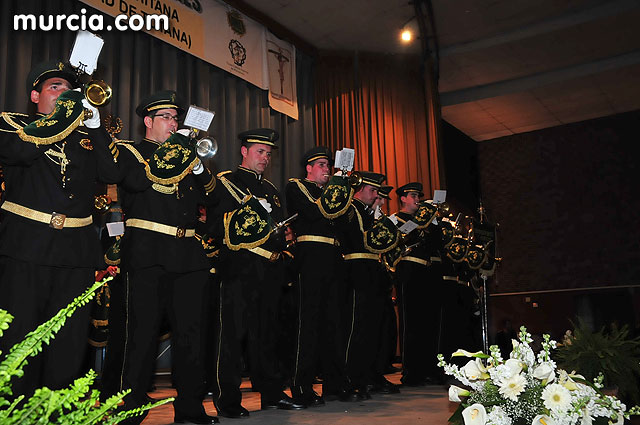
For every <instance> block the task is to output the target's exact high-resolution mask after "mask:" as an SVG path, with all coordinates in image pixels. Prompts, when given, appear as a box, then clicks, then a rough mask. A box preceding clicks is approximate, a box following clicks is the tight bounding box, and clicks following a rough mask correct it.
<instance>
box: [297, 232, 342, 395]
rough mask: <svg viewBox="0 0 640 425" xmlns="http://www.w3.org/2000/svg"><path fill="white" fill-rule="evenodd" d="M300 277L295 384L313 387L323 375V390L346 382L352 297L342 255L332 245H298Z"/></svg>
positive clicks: (310, 243) (333, 388) (337, 387)
mask: <svg viewBox="0 0 640 425" xmlns="http://www.w3.org/2000/svg"><path fill="white" fill-rule="evenodd" d="M296 257H297V259H298V261H299V279H298V285H297V287H296V298H297V307H298V318H297V320H298V323H297V326H296V330H297V332H296V347H295V350H296V352H295V359H294V360H295V362H294V370H293V380H292V385H294V386H302V387H310V386H312V385H313V380H314V378H315V376H316V375H317V374H318V373H320V374H321V375H322V378H323V389H324V391H334V390H337V389H339V388H341V387H343V386H344V385H345V384H346V371H345V367H344V358H345V339H346V332H345V329H346V326H345V318H344V316H345V307H346V304H347V303H346V301H347V299H348V297H349V292H348V291H347V290H346V287H345V282H344V280H343V278H342V274H341V273H340V272H341V267H342V263H343V262H342V258H341V256H340V254H339V252H338V249H337V248H336V247H334V246H332V245H328V244H324V243H318V242H303V243H300V244H299V245H298V251H297V253H296Z"/></svg>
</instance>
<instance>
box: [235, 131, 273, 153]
mask: <svg viewBox="0 0 640 425" xmlns="http://www.w3.org/2000/svg"><path fill="white" fill-rule="evenodd" d="M279 137H280V135H279V134H278V132H277V131H275V130H273V129H271V128H256V129H255V130H248V131H243V132H242V133H240V134H238V139H240V141H241V142H242V143H260V144H263V145H268V146H271V147H273V148H274V149H277V148H278V146H277V145H276V142H277V141H278V138H279Z"/></svg>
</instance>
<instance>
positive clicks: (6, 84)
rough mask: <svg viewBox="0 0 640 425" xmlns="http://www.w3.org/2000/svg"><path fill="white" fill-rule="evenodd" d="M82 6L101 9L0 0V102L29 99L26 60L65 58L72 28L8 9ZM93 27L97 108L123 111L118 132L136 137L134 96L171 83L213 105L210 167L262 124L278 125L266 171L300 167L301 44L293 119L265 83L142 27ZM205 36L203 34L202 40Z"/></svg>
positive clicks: (307, 62) (305, 89)
mask: <svg viewBox="0 0 640 425" xmlns="http://www.w3.org/2000/svg"><path fill="white" fill-rule="evenodd" d="M117 1H118V0H116V2H117ZM130 3H131V4H134V3H136V4H137V3H139V2H130ZM173 3H176V4H177V2H173ZM82 8H86V9H87V12H86V13H87V15H90V14H92V13H100V12H98V11H97V10H95V9H93V8H91V7H88V6H87V5H86V4H84V3H81V2H79V1H77V0H55V1H46V2H43V1H38V0H5V1H2V2H0V23H1V25H0V108H1V109H2V110H4V111H17V112H25V111H26V110H27V106H28V103H29V102H28V94H27V92H26V88H25V79H26V76H27V73H28V72H29V70H30V69H31V67H32V66H33V65H34V64H36V63H39V62H41V61H45V60H49V59H57V58H62V59H65V60H67V59H68V57H69V54H70V51H71V48H72V45H73V41H74V39H75V33H74V32H71V31H68V30H64V31H55V30H54V31H46V32H45V31H14V30H13V16H14V15H16V14H34V15H42V14H44V15H49V14H51V15H58V14H71V13H76V14H81V11H80V10H81V9H82ZM105 23H108V24H111V25H114V20H113V18H111V17H108V16H107V17H105ZM100 35H101V36H102V37H103V38H104V40H105V45H104V48H103V51H102V54H101V56H100V59H99V61H98V70H97V71H96V73H95V74H96V75H97V76H98V77H100V78H102V79H104V80H105V81H107V82H108V83H109V84H110V85H111V86H112V87H113V89H114V97H113V100H112V102H111V103H110V104H109V105H108V106H107V107H106V108H104V112H103V114H106V113H107V112H110V113H112V114H113V115H116V116H119V117H121V118H122V120H123V122H124V129H123V131H122V132H121V133H120V135H119V137H121V138H126V139H140V138H141V137H142V135H143V128H142V120H141V119H140V118H139V117H137V116H136V115H135V107H136V105H137V104H138V102H139V101H140V99H142V98H143V97H144V96H146V95H148V94H149V93H151V92H154V91H156V90H161V89H174V90H176V91H177V92H178V93H179V94H180V95H181V96H182V97H184V98H185V99H186V101H187V102H188V103H189V104H196V105H199V106H201V107H203V108H207V109H210V110H213V111H215V112H216V117H215V119H214V121H213V124H212V126H211V130H210V132H211V134H212V135H213V136H214V137H215V138H216V139H217V140H218V144H219V146H220V149H219V153H218V155H217V156H216V157H215V158H214V159H213V160H211V161H209V165H210V166H211V167H212V168H213V169H214V170H218V171H219V170H224V169H229V168H233V167H235V166H236V165H237V164H238V163H239V162H240V159H241V157H240V153H239V151H240V147H239V143H238V141H237V134H238V133H240V132H242V131H244V130H247V129H251V128H257V127H269V128H274V129H276V130H277V131H278V132H279V133H280V140H281V141H280V142H278V143H279V144H280V145H281V148H280V149H279V150H277V151H276V152H275V154H274V156H273V163H272V166H271V169H270V170H268V172H267V175H268V177H269V178H270V179H271V180H272V181H273V182H274V183H275V184H276V185H277V186H278V187H280V188H283V187H284V185H285V183H286V182H287V179H288V178H289V177H291V176H294V175H296V176H297V175H299V173H300V166H299V160H300V157H301V156H302V154H303V153H304V151H305V150H306V149H308V148H310V147H312V146H313V145H314V129H313V122H314V121H313V112H312V111H313V104H314V100H313V99H314V98H313V96H314V93H313V87H314V85H313V78H314V76H313V75H314V73H313V68H314V66H313V59H312V58H310V57H308V56H305V55H304V54H302V53H300V52H298V54H297V57H296V59H297V60H296V74H297V76H298V78H297V81H298V84H297V93H296V94H297V99H298V102H299V119H298V120H297V121H296V120H293V119H291V118H289V117H287V116H286V115H283V114H281V113H279V112H276V111H274V110H272V109H271V108H270V106H269V99H268V92H267V91H265V90H261V89H259V88H258V87H256V86H254V85H253V84H251V83H248V82H247V81H244V80H242V79H240V78H238V77H236V76H234V75H231V74H230V73H228V72H226V71H223V70H222V69H220V68H218V67H215V66H213V65H211V64H209V63H207V62H205V61H203V60H201V59H198V58H196V57H194V56H192V55H190V54H188V53H186V52H184V51H183V50H181V49H178V48H176V47H173V46H171V45H169V44H167V43H165V42H164V41H161V40H159V39H157V38H155V37H152V36H151V35H149V34H146V33H143V32H133V31H125V32H119V31H110V32H107V31H104V32H103V33H100ZM209 41H210V40H208V39H204V41H203V42H204V43H205V44H206V43H207V42H209ZM300 76H304V78H301V77H300Z"/></svg>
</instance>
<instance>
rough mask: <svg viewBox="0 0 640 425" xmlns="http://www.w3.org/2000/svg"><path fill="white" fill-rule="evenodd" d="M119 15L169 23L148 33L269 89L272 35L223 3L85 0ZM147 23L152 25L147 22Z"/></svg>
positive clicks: (84, 0) (104, 10) (157, 0)
mask: <svg viewBox="0 0 640 425" xmlns="http://www.w3.org/2000/svg"><path fill="white" fill-rule="evenodd" d="M80 1H81V2H83V3H85V4H87V5H89V6H92V7H94V8H96V9H98V10H99V11H101V12H103V13H105V14H107V15H110V16H113V17H117V16H118V15H126V16H129V17H130V16H133V15H139V16H141V17H142V18H143V19H145V20H146V19H148V17H149V16H151V15H165V16H167V17H168V18H169V28H168V29H161V30H157V29H150V30H147V29H146V28H145V29H144V30H145V31H146V32H148V33H149V34H151V35H153V36H154V37H157V38H159V39H161V40H163V41H165V42H167V43H169V44H171V45H173V46H175V47H177V48H179V49H181V50H184V51H185V52H187V53H190V54H192V55H194V56H196V57H198V58H200V59H202V60H204V61H206V62H208V63H210V64H212V65H215V66H217V67H219V68H222V69H224V70H225V71H228V72H230V73H231V74H233V75H236V76H238V77H240V78H242V79H243V80H246V81H248V82H250V83H251V84H254V85H256V86H258V87H260V88H261V89H268V88H269V83H268V79H267V65H266V61H265V58H266V52H265V44H266V29H265V27H264V26H263V25H260V24H258V23H257V22H255V21H253V20H251V19H249V18H247V17H246V16H244V15H242V14H241V13H239V12H238V11H236V10H235V9H233V8H232V7H230V6H229V5H227V4H226V3H222V2H219V1H217V0H80ZM145 22H146V21H145Z"/></svg>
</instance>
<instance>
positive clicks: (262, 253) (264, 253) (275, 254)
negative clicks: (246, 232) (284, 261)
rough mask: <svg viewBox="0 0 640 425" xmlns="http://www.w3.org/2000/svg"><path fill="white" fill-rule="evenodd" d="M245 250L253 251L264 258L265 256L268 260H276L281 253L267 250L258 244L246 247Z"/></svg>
mask: <svg viewBox="0 0 640 425" xmlns="http://www.w3.org/2000/svg"><path fill="white" fill-rule="evenodd" d="M247 251H250V252H253V253H254V254H256V255H259V256H261V257H264V258H266V259H267V260H269V261H271V262H275V261H278V259H279V258H280V256H281V255H282V254H281V253H279V252H272V251H268V250H266V249H264V248H260V247H259V246H257V247H255V248H251V249H248V250H247Z"/></svg>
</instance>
